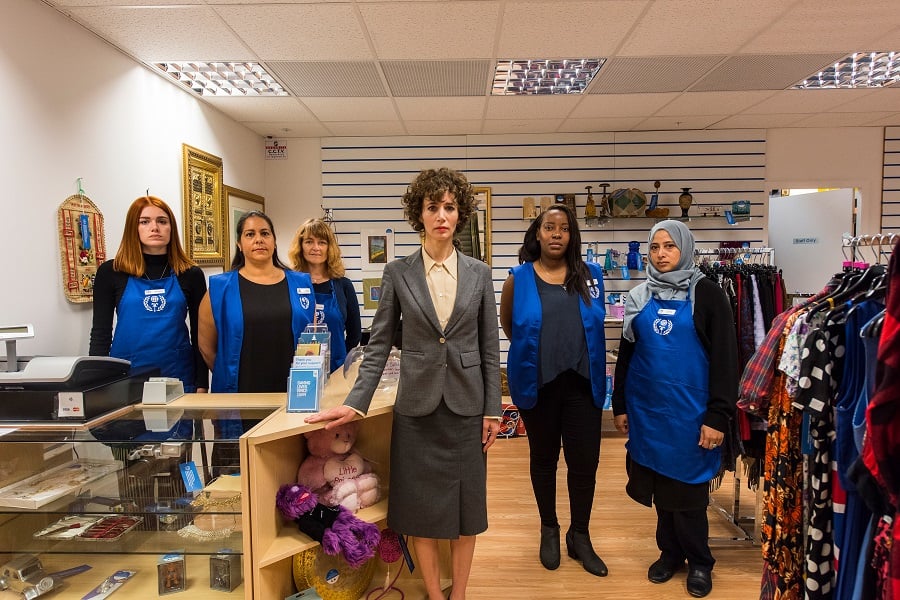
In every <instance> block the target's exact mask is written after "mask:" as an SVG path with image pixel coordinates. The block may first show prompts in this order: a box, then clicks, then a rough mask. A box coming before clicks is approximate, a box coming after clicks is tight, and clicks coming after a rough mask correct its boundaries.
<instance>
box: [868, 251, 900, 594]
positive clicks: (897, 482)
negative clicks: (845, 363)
mask: <svg viewBox="0 0 900 600" xmlns="http://www.w3.org/2000/svg"><path fill="white" fill-rule="evenodd" d="M898 253H900V241H898V242H897V244H896V245H895V246H894V251H893V254H891V262H890V265H889V266H888V273H887V277H888V291H887V299H886V300H887V302H886V303H887V312H886V314H885V317H884V325H883V326H882V330H881V338H880V340H879V344H878V369H877V371H876V374H875V394H874V395H873V396H872V399H871V401H870V402H869V407H868V409H867V410H866V421H867V426H868V435H867V440H866V442H867V443H866V445H865V446H864V448H863V460H864V461H865V462H866V466H867V467H869V470H870V471H871V472H872V474H873V475H874V476H875V477H876V479H878V481H879V483H880V484H881V485H882V486H883V487H884V489H885V491H886V492H887V494H888V498H889V499H890V502H891V504H892V505H893V507H894V510H895V511H897V509H900V276H898V275H900V257H898ZM896 517H897V514H896V512H895V518H894V522H893V531H892V534H891V536H892V538H893V543H892V544H891V550H890V552H891V557H890V570H889V581H888V585H887V587H888V588H890V590H891V593H890V595H889V597H890V598H895V599H900V527H898V525H897V518H896Z"/></svg>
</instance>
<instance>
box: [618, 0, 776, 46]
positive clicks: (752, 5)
mask: <svg viewBox="0 0 900 600" xmlns="http://www.w3.org/2000/svg"><path fill="white" fill-rule="evenodd" d="M784 4H785V2H784V0H753V1H752V2H722V1H721V0H691V1H690V2H685V1H684V0H657V1H656V2H654V3H653V4H652V5H651V6H650V9H649V10H648V11H647V12H646V14H644V15H643V16H642V17H641V20H640V22H639V23H638V25H637V27H635V29H634V31H632V32H631V34H630V35H629V36H628V39H626V40H625V43H624V44H622V47H621V48H619V50H618V55H619V56H662V55H667V54H669V55H679V54H680V55H688V54H732V53H734V52H736V51H737V50H738V49H739V48H740V47H741V46H742V45H743V44H745V43H746V42H747V41H748V40H749V39H751V38H752V37H753V36H754V35H755V34H756V32H758V31H760V30H762V29H764V28H765V27H769V26H770V24H771V22H772V21H773V20H775V19H777V18H778V15H779V13H781V12H782V11H783V10H784V9H783V7H784Z"/></svg>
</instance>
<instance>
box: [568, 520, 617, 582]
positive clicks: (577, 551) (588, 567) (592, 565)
mask: <svg viewBox="0 0 900 600" xmlns="http://www.w3.org/2000/svg"><path fill="white" fill-rule="evenodd" d="M566 550H567V551H568V553H569V556H570V557H571V558H574V559H575V560H580V561H581V566H582V567H584V570H585V571H587V572H588V573H590V574H591V575H596V576H597V577H606V576H607V575H608V574H609V570H608V569H607V568H606V564H605V563H604V562H603V561H602V560H601V559H600V557H599V556H597V553H596V552H594V547H593V546H592V545H591V537H590V536H589V535H588V534H586V533H579V532H577V531H572V530H571V529H570V530H569V531H567V532H566Z"/></svg>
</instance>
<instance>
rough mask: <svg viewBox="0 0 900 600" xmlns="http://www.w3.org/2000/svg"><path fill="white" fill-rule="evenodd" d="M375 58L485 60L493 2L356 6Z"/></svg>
mask: <svg viewBox="0 0 900 600" xmlns="http://www.w3.org/2000/svg"><path fill="white" fill-rule="evenodd" d="M357 8H358V10H359V11H360V13H361V14H362V16H363V21H364V22H365V28H366V30H367V32H368V34H369V37H370V38H371V39H372V43H373V44H374V47H375V51H376V53H377V55H378V58H379V59H382V60H390V59H413V58H416V59H422V60H429V59H456V58H486V57H492V56H493V54H494V36H495V34H496V32H497V22H498V19H499V15H500V3H499V2H496V1H480V2H479V1H470V2H394V3H379V4H360V5H358V6H357Z"/></svg>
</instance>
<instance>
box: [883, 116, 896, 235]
mask: <svg viewBox="0 0 900 600" xmlns="http://www.w3.org/2000/svg"><path fill="white" fill-rule="evenodd" d="M881 232H882V233H900V127H886V128H885V129H884V181H883V182H882V196H881Z"/></svg>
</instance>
